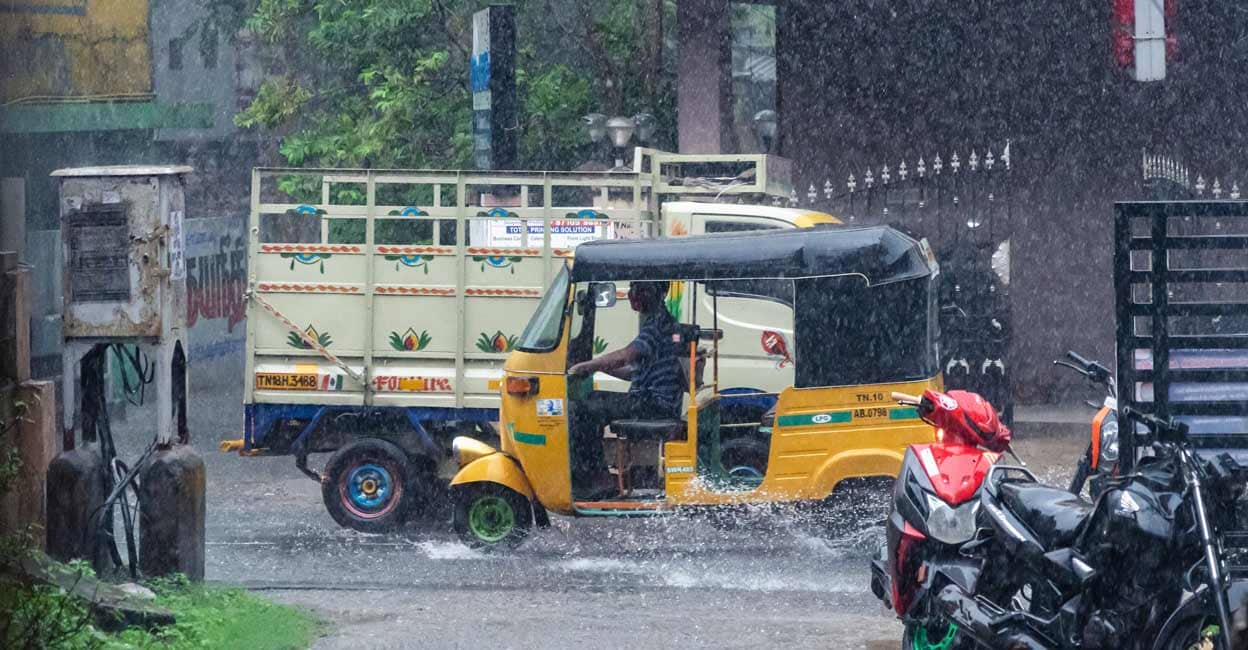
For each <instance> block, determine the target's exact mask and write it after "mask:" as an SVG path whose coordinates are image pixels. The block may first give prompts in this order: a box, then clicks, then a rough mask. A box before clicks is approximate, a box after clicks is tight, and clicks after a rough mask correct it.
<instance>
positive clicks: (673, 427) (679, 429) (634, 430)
mask: <svg viewBox="0 0 1248 650" xmlns="http://www.w3.org/2000/svg"><path fill="white" fill-rule="evenodd" d="M611 432H612V433H614V434H615V435H617V436H619V437H621V438H626V439H628V440H671V439H673V438H679V437H682V436H683V435H684V433H685V421H684V420H674V419H663V420H637V419H628V420H614V421H612V422H611Z"/></svg>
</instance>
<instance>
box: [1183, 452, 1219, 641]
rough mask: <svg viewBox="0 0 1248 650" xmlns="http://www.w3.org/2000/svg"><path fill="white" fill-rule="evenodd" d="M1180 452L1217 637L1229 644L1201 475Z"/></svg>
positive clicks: (1217, 556) (1211, 530)
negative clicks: (1206, 573)
mask: <svg viewBox="0 0 1248 650" xmlns="http://www.w3.org/2000/svg"><path fill="white" fill-rule="evenodd" d="M1180 453H1181V454H1182V455H1183V468H1184V471H1183V480H1184V482H1186V483H1187V487H1188V489H1189V490H1191V492H1192V503H1193V505H1194V506H1195V510H1196V524H1197V525H1198V526H1199V527H1200V543H1201V546H1202V547H1203V548H1204V551H1205V568H1206V569H1207V570H1208V571H1209V589H1210V592H1211V595H1212V596H1213V603H1214V607H1215V608H1216V609H1217V612H1218V626H1219V628H1220V630H1221V631H1220V633H1219V636H1221V637H1222V643H1223V647H1225V648H1230V647H1231V615H1230V608H1229V607H1228V606H1227V602H1226V588H1225V585H1224V584H1223V580H1222V560H1221V553H1219V551H1218V542H1217V539H1216V538H1214V536H1213V527H1212V526H1210V525H1209V514H1208V512H1207V511H1206V510H1205V495H1204V489H1203V486H1202V484H1201V481H1200V476H1199V475H1198V474H1197V472H1196V469H1195V468H1196V460H1195V459H1194V458H1192V456H1191V453H1190V452H1188V451H1187V450H1186V449H1183V450H1181V451H1180Z"/></svg>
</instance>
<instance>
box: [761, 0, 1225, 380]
mask: <svg viewBox="0 0 1248 650" xmlns="http://www.w3.org/2000/svg"><path fill="white" fill-rule="evenodd" d="M778 7H779V11H780V18H779V20H778V27H777V29H778V32H779V35H778V39H777V42H778V44H777V47H778V50H779V52H778V63H777V68H778V69H777V78H778V83H779V89H778V93H779V112H780V116H781V118H780V121H781V138H782V141H781V153H782V154H784V155H785V156H787V157H790V158H792V159H794V160H795V161H797V162H798V173H799V176H800V179H799V183H800V186H801V187H806V186H807V185H808V184H810V183H814V184H816V185H819V186H822V184H823V181H824V180H825V179H831V180H832V181H834V182H838V183H839V182H843V180H844V179H845V178H846V177H847V176H848V175H849V173H851V172H856V173H858V175H859V177H860V178H861V176H862V170H863V169H865V168H866V167H867V166H868V165H870V166H871V167H873V168H876V169H877V170H878V167H879V166H880V165H883V164H892V165H896V164H897V162H899V161H900V160H902V159H903V158H904V159H908V160H911V161H913V160H914V159H917V158H918V156H920V155H926V156H928V157H929V162H930V156H931V152H937V151H939V152H948V151H952V150H957V151H962V152H963V153H962V155H963V157H965V156H966V153H965V152H966V151H968V150H970V149H971V148H972V147H979V148H980V152H981V155H982V151H983V149H984V148H986V147H988V146H992V147H994V148H996V149H997V150H998V151H999V150H1000V147H1001V146H1002V145H1003V144H1004V143H1005V141H1006V140H1007V139H1009V140H1011V141H1012V147H1011V148H1012V153H1013V162H1014V166H1015V172H1014V175H1013V179H1014V182H1015V184H1014V189H1013V191H1012V197H1011V198H1012V200H1013V202H1014V211H1015V217H1016V219H1017V220H1018V222H1017V223H1018V226H1019V228H1018V229H1017V230H1016V233H1015V237H1014V274H1013V275H1014V277H1013V279H1012V282H1011V285H1012V286H1011V298H1012V304H1013V312H1014V319H1013V320H1014V338H1013V340H1014V370H1015V372H1016V378H1017V380H1016V387H1015V390H1016V393H1017V394H1018V395H1019V397H1020V398H1022V399H1024V400H1025V401H1032V402H1035V401H1054V400H1059V399H1064V398H1067V397H1070V396H1072V395H1074V394H1076V393H1075V392H1074V391H1076V390H1078V389H1077V387H1076V383H1075V382H1074V381H1073V380H1072V379H1070V378H1069V377H1066V376H1063V375H1061V374H1059V373H1056V372H1055V371H1054V370H1053V368H1052V364H1051V361H1052V360H1053V359H1055V358H1058V357H1059V356H1061V355H1062V354H1063V353H1064V352H1065V351H1066V350H1068V349H1075V350H1079V351H1081V352H1084V353H1085V354H1090V355H1095V356H1097V357H1099V358H1102V359H1105V360H1110V359H1112V355H1113V334H1114V329H1113V328H1114V304H1113V296H1112V272H1111V268H1110V265H1111V250H1112V230H1111V221H1112V203H1113V201H1116V200H1124V199H1133V198H1142V197H1143V190H1142V187H1141V183H1140V181H1141V178H1140V176H1141V171H1140V168H1141V153H1142V151H1143V150H1145V149H1150V150H1163V151H1167V152H1172V153H1174V154H1175V155H1177V156H1178V157H1179V158H1181V159H1183V160H1185V161H1187V162H1188V164H1190V165H1192V166H1194V167H1196V168H1199V169H1205V170H1233V169H1235V168H1237V167H1238V168H1240V169H1242V168H1243V164H1242V163H1241V162H1240V161H1242V159H1243V158H1242V154H1241V153H1240V152H1241V151H1242V148H1243V147H1244V145H1245V144H1248V142H1245V140H1246V139H1248V133H1245V130H1244V129H1243V128H1242V127H1241V126H1240V125H1242V124H1244V123H1245V117H1248V115H1245V113H1248V102H1246V101H1245V99H1248V77H1245V76H1244V75H1243V74H1242V70H1243V69H1245V68H1244V64H1245V63H1248V41H1245V40H1244V39H1242V38H1241V37H1242V35H1243V34H1244V33H1248V14H1243V13H1242V12H1240V10H1238V9H1237V8H1236V7H1235V6H1234V3H1213V4H1209V5H1206V6H1202V7H1201V10H1200V11H1199V12H1197V11H1196V10H1195V9H1194V8H1193V9H1192V10H1190V11H1187V12H1186V13H1184V14H1181V15H1180V16H1179V21H1178V23H1177V25H1178V29H1177V36H1178V39H1179V57H1180V58H1179V60H1178V61H1177V62H1175V63H1173V64H1172V65H1171V66H1170V71H1169V78H1168V79H1167V80H1166V81H1164V82H1159V83H1153V84H1141V83H1138V82H1134V81H1131V80H1130V79H1129V78H1127V76H1126V75H1125V74H1124V73H1123V72H1122V71H1121V70H1120V69H1118V68H1116V66H1115V65H1114V63H1113V62H1112V59H1111V56H1110V50H1109V2H1107V1H1106V2H1094V3H1074V2H1059V1H1057V0H1038V1H1036V2H1028V3H1001V2H995V1H988V0H973V1H971V2H964V3H930V2H926V1H925V0H898V1H894V2H875V1H871V0H844V1H842V2H836V3H825V2H821V1H817V0H780V2H779V3H778ZM945 155H946V156H947V155H948V154H947V153H946V154H945ZM912 164H913V163H912ZM1227 184H1228V186H1229V183H1227ZM1079 394H1081V393H1079Z"/></svg>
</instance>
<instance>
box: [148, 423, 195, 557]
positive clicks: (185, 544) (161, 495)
mask: <svg viewBox="0 0 1248 650" xmlns="http://www.w3.org/2000/svg"><path fill="white" fill-rule="evenodd" d="M139 485H140V488H139V492H140V494H141V498H140V499H139V501H140V503H141V506H140V510H139V536H140V542H139V568H140V569H141V570H142V571H143V575H146V576H163V575H169V574H172V573H181V574H184V575H185V576H186V577H187V578H190V579H191V580H195V581H199V580H203V579H204V512H205V509H204V490H205V486H206V472H205V470H204V460H203V458H201V457H200V455H199V454H197V453H195V450H194V449H193V448H191V446H190V445H189V444H175V445H173V446H171V447H168V448H166V449H159V450H157V451H156V452H155V453H154V454H153V455H152V458H151V460H150V461H148V463H147V466H146V467H144V468H143V470H142V472H141V474H140V477H139Z"/></svg>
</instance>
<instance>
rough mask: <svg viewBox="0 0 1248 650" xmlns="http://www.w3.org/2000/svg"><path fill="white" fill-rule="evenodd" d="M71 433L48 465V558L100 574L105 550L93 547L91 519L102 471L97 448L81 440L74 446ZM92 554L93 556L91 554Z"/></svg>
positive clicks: (107, 564)
mask: <svg viewBox="0 0 1248 650" xmlns="http://www.w3.org/2000/svg"><path fill="white" fill-rule="evenodd" d="M73 435H74V434H73V431H72V430H71V431H68V432H66V434H65V451H63V452H61V453H60V454H57V456H56V458H54V459H52V463H51V464H50V465H48V479H47V481H48V482H47V499H48V528H47V539H48V555H50V556H52V557H54V558H56V559H58V560H61V561H62V562H68V561H70V560H76V559H86V560H90V561H91V566H92V568H94V569H95V571H96V572H97V573H102V572H104V571H106V570H108V569H109V568H111V566H112V563H111V561H110V559H109V557H108V549H107V547H106V546H105V545H104V544H96V543H95V539H94V535H92V534H91V533H90V532H89V531H90V529H91V518H92V516H93V515H95V514H96V512H97V511H98V510H99V509H100V507H101V506H103V504H104V498H105V497H106V496H107V495H106V494H105V493H104V487H105V479H106V477H105V474H104V471H105V468H104V460H103V457H102V456H101V455H100V446H99V444H97V443H96V442H95V441H84V442H83V444H82V446H81V447H78V448H75V447H74V438H73ZM93 551H94V553H93Z"/></svg>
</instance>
